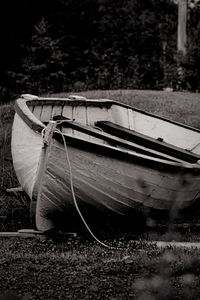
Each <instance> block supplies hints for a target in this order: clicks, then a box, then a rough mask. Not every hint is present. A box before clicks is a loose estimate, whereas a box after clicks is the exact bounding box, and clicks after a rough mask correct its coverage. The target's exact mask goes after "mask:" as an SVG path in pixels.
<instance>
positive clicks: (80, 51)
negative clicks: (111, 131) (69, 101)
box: [0, 0, 200, 102]
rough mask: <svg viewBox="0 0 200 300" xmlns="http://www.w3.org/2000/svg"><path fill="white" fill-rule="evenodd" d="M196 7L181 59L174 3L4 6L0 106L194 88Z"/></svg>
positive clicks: (93, 0)
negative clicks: (102, 92)
mask: <svg viewBox="0 0 200 300" xmlns="http://www.w3.org/2000/svg"><path fill="white" fill-rule="evenodd" d="M194 2H197V3H196V5H189V7H188V28H187V29H188V30H187V31H188V45H187V55H186V56H185V57H182V56H181V55H177V51H176V48H177V47H176V40H177V5H176V4H175V1H172V0H145V1H139V0H86V1H77V0H48V1H47V0H43V1H39V0H21V1H20V2H16V1H12V0H7V1H6V2H5V1H2V2H1V4H0V6H2V7H0V9H1V12H2V16H1V18H0V34H1V49H0V65H1V68H0V100H1V102H2V101H6V100H10V99H12V98H14V97H16V95H17V94H21V93H23V92H26V93H27V92H29V93H34V94H41V93H44V92H45V93H46V92H62V91H65V92H66V91H71V90H75V91H80V90H81V91H83V90H88V89H90V90H91V89H119V88H120V89H122V88H126V89H127V88H128V89H162V88H165V87H170V88H173V89H176V90H183V89H187V90H191V91H198V90H199V89H200V36H199V35H200V3H199V2H198V1H194ZM189 3H191V1H189ZM178 67H179V68H178ZM180 67H181V68H182V70H184V72H182V73H181V74H180V72H179V71H178V70H180Z"/></svg>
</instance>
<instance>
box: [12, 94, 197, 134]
mask: <svg viewBox="0 0 200 300" xmlns="http://www.w3.org/2000/svg"><path fill="white" fill-rule="evenodd" d="M18 100H20V101H21V100H22V101H23V102H26V103H27V102H30V105H31V104H32V105H37V104H38V105H39V104H40V105H41V102H43V101H44V103H42V105H44V104H45V103H47V104H49V105H52V104H53V103H54V101H59V102H60V104H61V105H63V106H64V105H65V104H66V103H67V102H68V103H69V104H70V105H71V104H74V106H76V105H77V104H79V105H82V104H83V103H84V104H86V105H87V106H90V105H94V104H97V106H99V107H101V106H102V107H105V106H108V107H111V105H113V104H114V105H118V106H121V107H125V108H130V109H132V110H133V111H136V112H139V113H142V114H144V115H147V116H150V117H153V118H156V119H160V120H163V121H166V122H169V123H172V124H175V125H177V126H180V127H183V128H186V129H189V130H192V131H196V132H199V133H200V129H198V128H195V127H192V126H189V125H186V124H183V123H180V122H177V121H174V120H171V119H169V118H166V117H163V116H159V115H157V114H153V113H150V112H147V111H145V110H142V109H139V108H136V107H134V106H131V105H128V104H125V103H121V102H119V101H116V100H110V99H103V98H102V99H101V98H98V99H88V98H85V99H81V100H79V99H70V98H59V97H55V98H53V97H52V98H51V97H37V96H34V98H33V99H26V98H18V99H17V100H16V101H18ZM58 105H59V103H58Z"/></svg>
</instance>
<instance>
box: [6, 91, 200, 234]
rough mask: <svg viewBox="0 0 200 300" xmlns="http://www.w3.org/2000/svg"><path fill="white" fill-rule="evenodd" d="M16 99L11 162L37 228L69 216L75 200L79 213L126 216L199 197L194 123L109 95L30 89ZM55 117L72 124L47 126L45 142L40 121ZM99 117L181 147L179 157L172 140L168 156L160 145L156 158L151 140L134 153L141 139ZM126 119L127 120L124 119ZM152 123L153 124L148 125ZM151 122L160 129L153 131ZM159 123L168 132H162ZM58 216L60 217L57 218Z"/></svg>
mask: <svg viewBox="0 0 200 300" xmlns="http://www.w3.org/2000/svg"><path fill="white" fill-rule="evenodd" d="M18 102H19V103H18V105H17V106H16V111H17V113H16V115H15V119H14V124H13V133H12V156H13V163H14V168H15V171H16V174H17V177H18V179H19V182H20V184H21V186H22V187H23V189H24V190H25V191H26V193H27V194H28V195H29V197H30V199H31V200H32V205H31V208H32V212H33V214H34V216H35V218H36V226H37V228H38V229H39V230H42V231H46V230H51V229H53V228H55V227H58V224H60V220H61V219H62V222H63V223H67V220H68V217H69V215H70V212H71V210H74V208H75V202H76V201H77V204H78V207H80V208H81V211H83V212H85V210H86V209H87V208H88V207H94V208H95V209H97V210H99V211H103V212H104V213H105V214H107V215H108V214H110V213H114V214H117V215H124V216H126V215H130V212H132V211H135V210H139V211H144V210H145V209H146V208H149V209H156V210H158V211H173V210H178V209H183V208H186V207H189V206H190V205H191V204H192V203H193V202H194V201H195V200H197V199H198V198H199V197H200V194H199V193H200V166H199V163H198V158H199V156H198V155H199V136H200V132H199V131H198V130H196V129H194V130H193V129H192V128H187V126H185V125H182V126H179V125H178V124H176V123H174V122H169V121H167V120H163V119H162V118H158V117H155V118H154V117H153V116H150V115H148V114H146V113H143V112H140V111H134V110H131V108H130V107H126V106H124V105H119V104H117V103H114V102H112V101H110V100H109V101H107V100H105V101H87V100H84V101H82V100H81V101H75V102H73V101H72V100H69V99H66V100H64V101H63V100H59V99H56V100H52V99H47V100H45V99H42V100H40V99H38V98H37V97H36V99H35V98H32V96H31V98H30V99H19V101H18ZM28 102H29V104H28V105H27V103H28ZM69 112H71V114H70V113H69ZM127 113H128V118H127ZM140 115H141V116H140ZM55 116H57V117H64V118H65V119H66V118H68V119H70V122H71V125H70V122H68V125H67V126H60V127H58V128H60V130H62V132H58V130H57V133H55V131H54V133H53V132H52V133H53V135H52V136H51V139H50V140H49V142H48V141H47V143H44V140H43V133H44V130H43V129H45V130H46V128H47V127H46V126H45V125H44V124H46V123H48V121H49V120H50V119H52V118H53V117H55ZM75 116H76V120H78V121H79V126H78V127H79V128H76V127H77V126H76V127H73V126H75V125H76V124H77V123H76V121H75V122H74V117H75ZM134 116H135V118H133V117H134ZM97 120H100V121H102V120H104V121H106V120H107V121H109V122H114V123H116V124H118V125H120V126H124V127H126V128H129V129H130V130H133V129H137V130H139V131H140V134H143V135H144V134H148V136H150V137H151V138H153V139H154V140H155V141H156V140H157V139H158V138H160V137H162V138H164V140H165V141H166V142H167V143H169V144H172V145H175V146H178V147H179V149H176V151H177V153H179V152H180V153H181V155H182V156H181V159H180V158H176V157H175V158H174V157H172V156H170V155H172V154H171V153H172V152H171V151H172V147H171V148H170V146H169V145H168V146H166V147H168V148H167V149H168V150H169V153H168V154H167V155H163V153H161V152H160V154H159V155H157V154H158V153H157V154H156V155H155V151H154V157H153V151H151V149H148V147H146V148H145V149H146V150H145V152H144V149H143V152H139V151H142V147H143V148H144V145H143V146H142V147H140V148H139V147H137V146H138V145H136V144H134V147H133V143H132V141H130V140H129V141H128V142H127V143H126V142H125V139H123V136H122V137H121V138H119V137H118V138H116V137H114V136H113V135H111V134H110V135H109V134H107V135H106V134H105V133H104V132H102V131H99V128H98V129H97V128H95V124H96V121H97ZM127 120H129V123H128V124H125V123H126V122H127ZM145 120H146V121H145ZM133 121H134V122H133ZM150 121H151V122H150ZM145 122H146V123H145ZM75 123H76V124H75ZM81 124H82V125H83V126H82V125H81ZM145 124H146V125H145ZM149 124H154V125H155V126H154V125H153V127H152V128H150V132H146V131H147V129H148V128H149V126H150V125H149ZM65 125H66V124H65ZM72 125H73V126H72ZM161 125H162V130H161V129H160V128H161ZM81 126H82V127H81ZM137 126H139V127H137ZM133 127H134V128H133ZM154 127H155V128H157V129H156V130H157V131H156V130H155V132H156V133H155V134H154V129H155V128H154ZM81 128H82V131H81V130H80V129H81ZM88 128H90V129H88ZM91 128H92V130H91ZM145 128H146V129H145ZM86 129H87V130H86ZM159 129H160V131H161V133H162V134H164V133H165V135H160V131H159ZM173 129H176V137H177V145H176V138H175V137H173V138H172V137H171V136H172V135H170V132H171V131H172V130H173ZM145 130H146V131H145ZM94 131H95V135H94ZM99 132H100V133H101V134H99ZM92 133H93V134H92ZM151 133H152V134H151ZM143 138H145V137H143ZM146 140H147V139H146ZM64 141H65V142H64ZM65 143H66V146H65ZM131 143H132V144H131ZM154 143H155V142H154ZM157 143H158V142H157ZM186 144H187V145H186ZM186 146H187V147H186ZM193 146H195V152H194V153H193V152H191V151H190V152H188V153H190V156H191V157H192V163H191V162H188V161H187V160H185V161H184V160H183V158H184V157H185V152H183V151H182V150H181V149H187V150H188V149H191V148H192V149H193V148H194V147H193ZM134 149H136V150H134ZM158 150H159V149H156V151H158ZM181 151H182V152H181ZM184 151H185V150H184ZM144 153H146V154H144ZM195 153H196V154H195ZM183 154H184V155H183ZM187 156H188V155H187ZM193 160H194V162H193ZM55 216H58V218H60V220H59V222H57V220H58V218H55Z"/></svg>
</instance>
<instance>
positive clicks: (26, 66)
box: [9, 19, 67, 94]
mask: <svg viewBox="0 0 200 300" xmlns="http://www.w3.org/2000/svg"><path fill="white" fill-rule="evenodd" d="M34 31H35V32H34V34H33V35H32V37H31V43H30V46H23V47H22V51H23V54H24V58H22V61H21V70H20V71H19V72H17V73H15V72H9V74H10V75H11V76H12V77H13V79H15V82H16V86H17V92H20V93H24V92H25V93H33V94H42V93H48V92H60V91H63V90H64V88H65V86H66V80H67V78H66V74H65V66H66V64H67V55H65V54H64V53H63V52H62V50H61V48H60V40H58V39H56V40H55V39H52V38H51V36H50V27H49V25H48V22H47V21H45V20H44V19H42V20H41V21H40V22H39V23H38V25H36V26H35V27H34Z"/></svg>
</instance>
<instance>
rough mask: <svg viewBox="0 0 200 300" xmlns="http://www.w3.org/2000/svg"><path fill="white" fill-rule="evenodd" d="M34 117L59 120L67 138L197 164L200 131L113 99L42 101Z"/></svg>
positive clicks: (33, 109) (31, 105)
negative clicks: (71, 137)
mask: <svg viewBox="0 0 200 300" xmlns="http://www.w3.org/2000/svg"><path fill="white" fill-rule="evenodd" d="M26 103H27V105H28V107H29V109H30V111H31V112H32V113H33V114H34V116H35V117H36V118H37V119H39V120H40V121H41V122H43V123H44V124H45V125H47V124H48V122H49V120H56V121H57V122H58V124H59V125H58V126H59V129H60V130H61V131H62V132H63V133H64V134H67V135H71V136H75V137H78V138H83V139H85V140H89V141H93V142H96V143H101V144H102V143H103V144H108V145H111V146H115V147H118V148H122V149H128V151H133V152H137V153H141V154H144V155H149V156H153V157H157V158H162V159H167V160H172V161H185V162H189V163H197V162H198V160H199V159H200V131H199V130H197V129H194V128H190V127H188V126H185V125H182V124H178V123H176V122H174V121H171V120H168V119H165V118H162V117H159V116H155V115H152V114H149V113H146V112H144V111H141V110H138V109H135V108H132V107H129V106H126V105H123V104H120V103H118V102H115V101H111V100H106V99H105V100H87V101H86V100H69V99H63V100H61V99H51V98H48V99H45V98H44V99H39V100H31V101H27V102H26Z"/></svg>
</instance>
